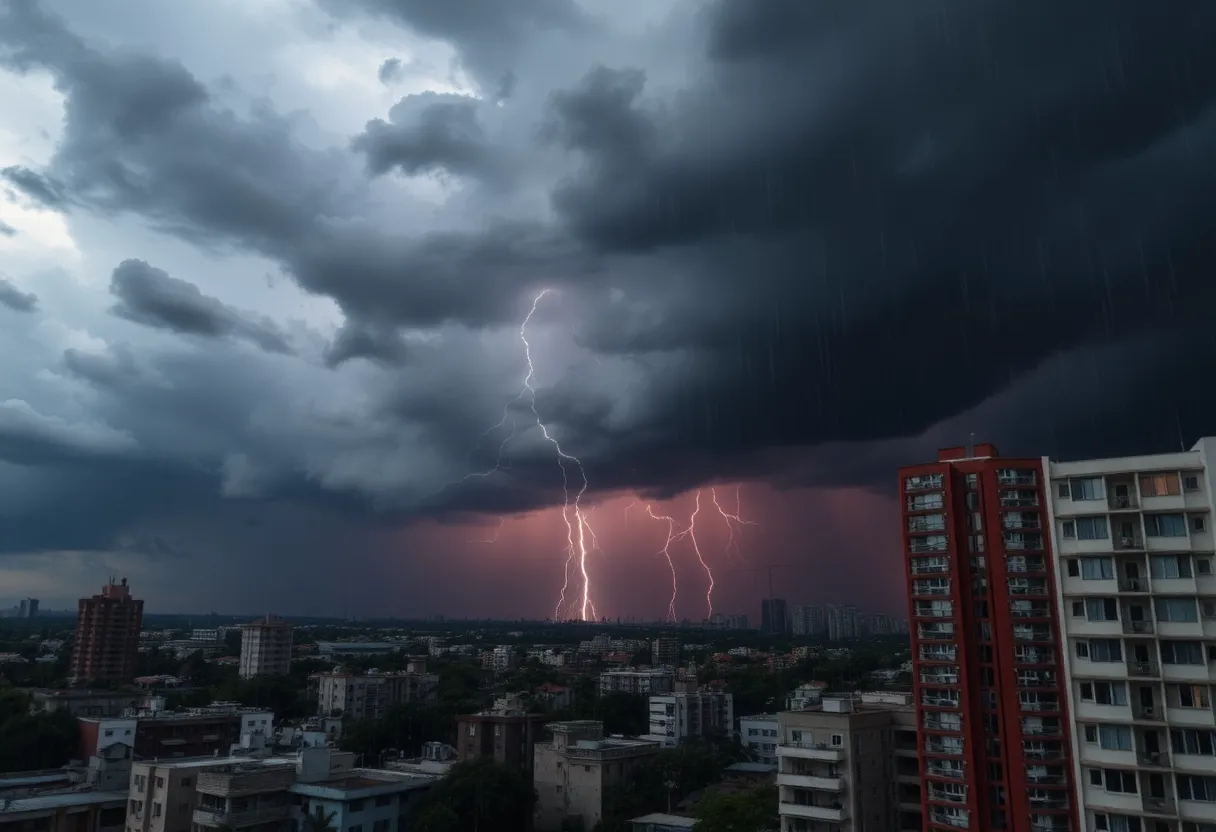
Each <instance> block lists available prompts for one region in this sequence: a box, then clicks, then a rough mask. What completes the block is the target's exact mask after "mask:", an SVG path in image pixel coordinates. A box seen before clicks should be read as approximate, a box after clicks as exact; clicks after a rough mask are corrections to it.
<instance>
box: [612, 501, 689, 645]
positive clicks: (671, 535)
mask: <svg viewBox="0 0 1216 832" xmlns="http://www.w3.org/2000/svg"><path fill="white" fill-rule="evenodd" d="M630 505H633V504H632V503H630ZM626 511H628V509H626ZM646 513H647V514H649V515H650V516H651V518H652V519H654V520H664V521H666V523H667V540H666V541H664V543H663V548H662V549H660V550H659V554H660V555H662V556H663V557H665V558H667V565H668V566H669V567H670V568H671V600H670V601H668V602H667V620H668V621H675V620H676V592H677V591H678V590H679V587H678V584H677V583H676V565H675V562H674V561H673V560H672V559H671V544H673V543H675V542H676V541H677V540H680V539H681V538H682V537H684V535H685V534H687V532H680V533H679V534H677V533H676V521H675V520H673V519H671V518H670V517H668V516H667V515H666V514H655V513H654V509H653V508H651V507H650V506H649V505H647V506H646Z"/></svg>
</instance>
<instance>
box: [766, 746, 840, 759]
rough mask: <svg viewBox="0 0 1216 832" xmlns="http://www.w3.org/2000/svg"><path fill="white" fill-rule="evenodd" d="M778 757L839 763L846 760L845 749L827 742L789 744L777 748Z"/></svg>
mask: <svg viewBox="0 0 1216 832" xmlns="http://www.w3.org/2000/svg"><path fill="white" fill-rule="evenodd" d="M777 752H778V756H781V757H797V758H799V759H802V760H823V761H824V762H828V763H839V762H840V761H842V760H843V759H844V749H843V748H833V747H832V746H830V745H828V744H827V743H825V742H787V743H782V744H781V745H779V746H777Z"/></svg>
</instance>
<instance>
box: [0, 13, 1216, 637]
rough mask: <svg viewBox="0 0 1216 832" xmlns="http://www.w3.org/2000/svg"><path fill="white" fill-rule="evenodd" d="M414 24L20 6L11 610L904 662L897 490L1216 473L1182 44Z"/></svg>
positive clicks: (534, 17) (703, 23) (9, 372)
mask: <svg viewBox="0 0 1216 832" xmlns="http://www.w3.org/2000/svg"><path fill="white" fill-rule="evenodd" d="M422 5H425V4H414V3H409V2H404V0H352V2H350V3H341V4H339V3H331V2H327V1H326V0H266V2H260V3H251V4H240V3H217V2H214V1H213V0H183V2H180V3H173V4H166V3H163V2H156V0H114V2H112V3H110V4H107V6H106V11H105V12H100V11H98V4H96V3H95V2H88V1H87V0H11V1H10V2H7V3H5V4H3V5H2V7H0V95H3V97H4V100H5V101H6V103H8V104H9V106H7V107H6V108H5V112H4V113H2V114H0V262H2V263H3V270H2V272H0V353H3V355H5V357H6V360H5V367H4V369H3V371H2V372H0V503H2V504H3V506H4V509H3V511H0V585H4V586H5V587H6V589H7V588H10V587H11V589H8V591H10V592H11V593H12V594H13V595H14V596H17V597H20V596H21V595H27V596H32V597H38V598H42V599H46V603H47V604H48V605H49V606H59V605H62V604H63V603H64V602H65V601H68V600H70V599H71V598H72V597H73V596H77V595H79V594H81V593H83V592H87V591H88V588H89V587H91V586H93V585H95V584H97V583H98V582H99V581H100V580H104V578H105V576H106V575H109V574H123V575H127V576H129V577H130V578H131V580H132V581H133V583H135V584H136V585H138V586H140V587H141V592H142V594H143V596H144V597H145V598H147V599H148V600H149V603H150V610H157V609H223V610H234V611H236V610H240V611H256V610H258V609H262V608H265V607H267V606H269V607H270V608H272V609H274V610H277V611H280V612H283V613H286V614H310V613H312V614H322V613H326V614H336V615H339V616H340V615H342V614H344V613H346V612H347V611H349V610H355V609H362V610H371V611H374V612H375V613H376V614H381V615H398V616H402V615H417V616H426V615H433V614H436V613H447V614H453V615H462V614H467V615H471V616H481V615H485V616H492V617H503V618H511V617H518V616H520V615H526V616H529V617H544V616H551V615H554V614H555V613H556V612H557V611H559V608H560V610H561V611H562V612H563V613H564V614H566V615H568V614H577V615H580V616H587V617H598V616H607V617H609V618H615V617H618V616H629V615H633V616H639V617H640V616H660V615H662V613H663V610H665V609H668V608H669V607H670V606H671V605H672V604H673V602H672V600H671V574H670V569H671V567H670V566H669V564H668V562H667V560H666V557H665V556H664V555H663V554H662V553H663V549H664V544H665V543H666V542H667V541H668V540H671V541H672V542H673V545H674V546H675V547H676V548H675V549H673V550H672V552H673V553H674V560H673V565H674V566H675V567H676V571H677V578H676V579H677V582H678V584H679V590H678V592H677V598H676V601H675V602H674V605H675V607H676V616H677V617H679V618H684V617H688V618H692V619H694V620H698V619H700V618H702V617H704V616H705V615H707V614H708V613H709V608H710V606H711V605H712V606H713V608H714V609H721V610H723V611H727V612H732V613H736V614H739V613H746V614H747V615H748V616H749V617H750V618H751V619H752V620H753V621H759V616H760V611H759V601H760V600H761V599H762V598H763V597H764V596H765V595H766V594H768V591H767V590H766V589H765V584H766V579H765V577H764V576H763V575H762V574H760V573H746V572H745V570H746V569H747V568H749V567H750V565H763V564H778V563H787V562H794V563H795V566H794V567H792V568H789V569H786V570H785V573H784V574H782V575H780V576H779V580H780V582H781V584H782V585H783V586H788V590H785V589H783V591H782V597H785V598H786V599H787V600H788V601H789V602H790V603H797V602H799V601H802V602H807V601H813V602H821V601H824V600H827V599H829V598H833V597H841V598H847V599H849V600H850V602H852V603H857V604H858V605H860V606H862V607H865V608H867V609H869V610H872V611H874V612H883V613H887V614H891V615H896V616H902V615H903V614H904V612H903V609H902V608H903V606H904V603H903V600H902V595H901V582H902V577H901V575H902V573H901V568H902V566H901V565H902V553H901V552H900V528H899V515H900V509H899V503H898V502H897V501H898V499H899V496H898V493H897V485H896V477H895V471H896V470H897V468H898V467H899V466H900V465H904V464H909V463H911V462H915V461H916V460H920V459H929V458H932V455H933V454H934V452H935V450H936V449H937V448H939V447H950V446H957V445H961V444H964V443H965V442H966V441H967V439H968V437H970V436H972V435H973V434H974V435H976V436H977V437H978V438H979V439H981V440H983V441H991V442H994V443H996V444H997V445H999V446H1000V448H1001V449H1002V451H1003V452H1004V453H1008V454H1011V455H1013V456H1027V457H1040V456H1044V455H1046V456H1050V457H1051V458H1052V459H1061V460H1069V459H1084V458H1094V457H1114V456H1121V455H1127V454H1133V453H1155V452H1165V451H1175V450H1179V449H1181V448H1185V447H1189V446H1190V445H1191V444H1192V443H1193V442H1194V441H1195V440H1196V439H1198V438H1199V437H1201V436H1204V435H1212V434H1216V417H1214V416H1213V415H1212V414H1214V413H1216V401H1214V400H1213V395H1212V393H1211V390H1210V386H1209V385H1204V384H1197V383H1195V379H1201V378H1206V377H1210V376H1211V375H1212V373H1213V371H1214V370H1216V367H1214V366H1213V362H1216V350H1213V349H1212V343H1211V340H1210V339H1211V337H1212V336H1211V335H1210V334H1209V333H1210V332H1211V327H1210V321H1209V320H1208V312H1207V310H1210V309H1211V308H1212V307H1211V301H1213V300H1214V299H1216V284H1213V282H1212V281H1211V279H1210V275H1211V273H1212V268H1213V266H1214V265H1216V252H1214V251H1213V248H1212V244H1211V241H1210V239H1209V235H1208V234H1207V233H1206V229H1207V228H1209V227H1211V225H1212V223H1213V221H1216V211H1214V210H1213V207H1212V205H1211V204H1210V202H1209V201H1207V200H1205V199H1204V198H1202V197H1201V196H1199V195H1201V194H1204V193H1207V192H1208V191H1209V190H1210V189H1209V186H1211V185H1214V184H1216V182H1213V181H1212V180H1213V179H1216V165H1214V164H1211V162H1212V161H1213V159H1212V158H1211V154H1212V148H1213V147H1216V141H1212V140H1211V139H1212V138H1213V136H1212V135H1211V134H1212V133H1213V132H1214V131H1216V120H1213V118H1212V117H1211V113H1212V112H1213V111H1212V109H1211V107H1212V103H1213V100H1216V58H1213V56H1212V54H1211V50H1210V49H1207V48H1206V47H1207V44H1208V43H1209V42H1210V39H1211V37H1212V36H1216V31H1213V28H1212V27H1213V26H1214V25H1216V24H1213V22H1212V21H1211V20H1209V19H1207V18H1206V17H1203V16H1201V15H1198V14H1196V15H1193V16H1188V15H1184V14H1177V15H1162V16H1160V18H1159V19H1154V20H1151V21H1146V20H1145V19H1144V16H1143V15H1142V13H1141V11H1140V7H1139V5H1138V4H1134V3H1131V2H1130V1H1129V0H1117V2H1103V3H1101V4H1098V3H1097V2H1096V0H1093V2H1092V3H1091V5H1090V8H1091V9H1093V10H1094V11H1093V12H1092V14H1088V13H1081V12H1078V13H1077V14H1075V15H1072V14H1070V15H1061V14H1060V13H1059V10H1058V4H1052V3H1048V2H1046V0H1024V2H1021V3H1019V4H1016V7H1017V8H1016V11H1011V9H1012V8H1013V6H1009V7H1004V6H1001V5H999V4H996V5H994V4H978V5H977V4H971V3H953V2H950V1H949V0H947V2H945V3H943V4H940V5H938V4H930V5H924V4H909V3H905V2H895V0H877V2H876V3H875V4H871V5H870V6H868V7H867V8H865V9H863V8H862V7H861V5H859V4H852V5H849V6H848V7H847V8H839V9H835V10H834V11H829V10H828V9H829V8H830V5H829V4H815V3H790V2H787V0H751V2H747V3H732V2H726V1H725V0H716V2H700V1H699V0H647V2H641V1H640V0H616V1H615V2H609V0H518V2H512V3H502V2H497V0H467V2H463V3H448V4H440V5H441V6H442V7H443V8H442V10H441V11H437V12H434V13H433V14H432V13H428V12H424V11H420V9H421V7H422ZM1192 18H1193V19H1192ZM1092 20H1101V21H1102V25H1103V26H1104V27H1107V28H1106V29H1104V30H1103V31H1104V32H1106V34H1105V35H1103V37H1102V38H1098V39H1097V40H1095V38H1094V37H1093V31H1092V26H1091V25H1090V22H1091V21H1092ZM1133 33H1134V37H1133ZM221 41H222V42H223V43H225V44H228V46H229V48H225V49H215V48H213V47H212V46H211V45H210V44H212V43H214V42H221ZM1099 42H1100V44H1106V45H1105V46H1102V45H1095V44H1096V43H1099ZM1205 67H1207V68H1208V69H1211V70H1213V71H1211V72H1209V71H1207V70H1206V69H1205ZM791 79H797V82H793V81H791ZM998 101H999V102H1000V105H999V107H998V106H996V105H995V104H994V102H998ZM862 102H864V103H862ZM584 477H585V479H584ZM715 490H716V494H715ZM736 490H737V491H738V493H739V494H740V500H741V503H740V505H741V508H740V509H739V515H738V517H739V519H738V520H736V521H730V522H727V520H728V519H729V518H726V517H725V516H724V515H722V514H718V515H717V516H715V512H716V511H720V510H721V508H720V507H719V506H718V505H716V504H715V500H714V498H715V496H716V497H718V498H723V499H725V500H726V501H727V509H726V510H727V511H733V505H734V504H733V499H734V496H735V493H736ZM698 500H699V502H698ZM630 505H633V506H634V508H632V509H629V508H628V507H629V506H630ZM647 509H649V510H647ZM694 516H695V517H697V518H698V521H697V522H698V524H700V523H702V522H705V523H706V525H705V526H700V525H698V528H697V530H696V533H695V534H692V533H687V532H685V529H687V527H688V526H689V524H690V523H691V518H693V517H694ZM668 517H669V518H672V519H671V521H670V523H669V522H668V521H667V520H665V519H663V518H668ZM503 518H505V519H503ZM753 523H754V524H755V525H751V524H753ZM492 538H493V539H494V542H492V543H491V542H488V541H489V540H490V539H492ZM676 538H678V539H676ZM736 544H737V545H738V547H739V549H738V551H736V550H735V549H734V546H735V545H736ZM737 564H742V565H740V566H736V565H737ZM711 572H712V573H713V576H714V578H713V582H714V589H713V592H712V593H711V592H710V586H709V584H710V583H711V578H710V573H711ZM698 599H699V600H698ZM162 605H163V606H162Z"/></svg>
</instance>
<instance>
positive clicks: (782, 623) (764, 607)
mask: <svg viewBox="0 0 1216 832" xmlns="http://www.w3.org/2000/svg"><path fill="white" fill-rule="evenodd" d="M787 620H788V614H787V612H786V606H785V599H784V598H765V599H764V600H763V601H761V602H760V629H761V630H763V631H764V632H766V633H781V634H784V633H786V632H788V627H787V626H786V622H787Z"/></svg>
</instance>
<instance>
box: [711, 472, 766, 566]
mask: <svg viewBox="0 0 1216 832" xmlns="http://www.w3.org/2000/svg"><path fill="white" fill-rule="evenodd" d="M739 489H740V487H739V486H737V485H736V486H735V511H734V513H733V514H732V513H731V512H729V511H727V510H726V509H724V508H722V504H721V503H720V502H718V490H717V489H716V488H711V489H709V494H710V496H711V497H712V498H713V501H714V508H716V509H717V510H718V513H719V514H721V515H722V519H723V520H725V521H726V533H727V535H728V537H727V539H726V556H727V557H730V554H731V552H732V551H733V552H734V553H735V554H737V555H739V557H743V552H742V551H741V550H740V549H739V541H738V540H736V539H735V526H736V525H739V526H758V525H760V524H759V523H756V522H754V521H752V520H744V519H743V518H742V517H741V516H740V514H741V513H742V510H743V509H742V501H741V500H740V490H739Z"/></svg>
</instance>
